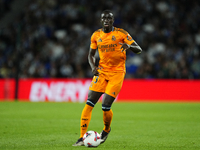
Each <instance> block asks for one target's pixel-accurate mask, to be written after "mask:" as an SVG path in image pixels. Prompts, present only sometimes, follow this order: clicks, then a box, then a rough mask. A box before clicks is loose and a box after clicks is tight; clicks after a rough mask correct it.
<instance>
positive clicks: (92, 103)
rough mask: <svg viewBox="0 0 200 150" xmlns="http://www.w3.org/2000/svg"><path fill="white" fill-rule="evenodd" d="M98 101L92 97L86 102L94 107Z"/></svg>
mask: <svg viewBox="0 0 200 150" xmlns="http://www.w3.org/2000/svg"><path fill="white" fill-rule="evenodd" d="M96 103H97V102H96V101H93V100H90V99H87V102H86V104H87V105H89V106H92V107H94V106H95V104H96Z"/></svg>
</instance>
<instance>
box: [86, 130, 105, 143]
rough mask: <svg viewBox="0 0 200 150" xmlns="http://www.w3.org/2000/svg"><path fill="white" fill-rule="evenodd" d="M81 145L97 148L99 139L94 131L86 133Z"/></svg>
mask: <svg viewBox="0 0 200 150" xmlns="http://www.w3.org/2000/svg"><path fill="white" fill-rule="evenodd" d="M83 143H84V145H85V146H86V147H97V146H99V145H100V143H101V137H100V135H99V133H97V132H96V131H88V132H86V133H85V134H84V136H83Z"/></svg>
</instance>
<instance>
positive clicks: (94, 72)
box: [92, 66, 99, 76]
mask: <svg viewBox="0 0 200 150" xmlns="http://www.w3.org/2000/svg"><path fill="white" fill-rule="evenodd" d="M98 70H99V67H96V66H95V67H94V68H92V73H93V74H94V75H95V76H99V72H98Z"/></svg>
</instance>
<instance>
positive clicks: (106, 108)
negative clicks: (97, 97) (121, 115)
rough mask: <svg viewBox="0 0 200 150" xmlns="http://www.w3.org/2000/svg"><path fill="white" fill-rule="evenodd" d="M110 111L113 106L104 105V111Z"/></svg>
mask: <svg viewBox="0 0 200 150" xmlns="http://www.w3.org/2000/svg"><path fill="white" fill-rule="evenodd" d="M110 109H111V106H108V105H104V104H102V110H103V111H109V110H110Z"/></svg>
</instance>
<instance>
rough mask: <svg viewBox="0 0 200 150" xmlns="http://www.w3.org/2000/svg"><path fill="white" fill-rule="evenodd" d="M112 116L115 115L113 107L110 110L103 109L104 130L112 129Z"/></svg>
mask: <svg viewBox="0 0 200 150" xmlns="http://www.w3.org/2000/svg"><path fill="white" fill-rule="evenodd" d="M112 117H113V112H112V110H111V109H110V110H109V111H103V122H104V128H103V130H104V131H105V132H107V133H108V132H109V131H110V124H111V122H112Z"/></svg>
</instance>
